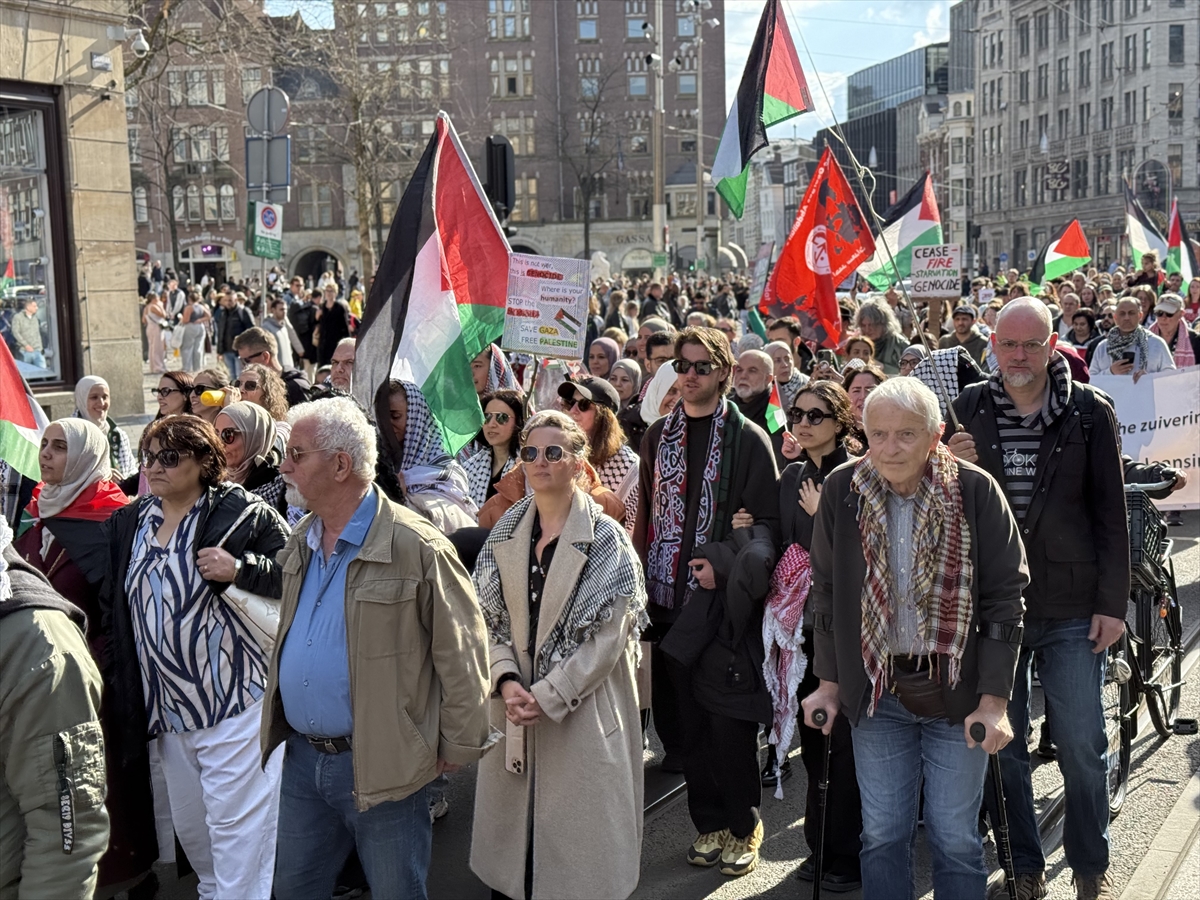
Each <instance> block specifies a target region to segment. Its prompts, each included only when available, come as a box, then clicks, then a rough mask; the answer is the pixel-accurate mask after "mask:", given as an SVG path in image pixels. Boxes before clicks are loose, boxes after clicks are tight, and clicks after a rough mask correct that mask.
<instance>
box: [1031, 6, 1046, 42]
mask: <svg viewBox="0 0 1200 900" xmlns="http://www.w3.org/2000/svg"><path fill="white" fill-rule="evenodd" d="M1033 43H1034V46H1035V47H1037V49H1038V50H1045V49H1046V48H1047V47H1049V46H1050V13H1048V12H1044V11H1043V12H1040V13H1038V14H1037V15H1036V16H1034V17H1033Z"/></svg>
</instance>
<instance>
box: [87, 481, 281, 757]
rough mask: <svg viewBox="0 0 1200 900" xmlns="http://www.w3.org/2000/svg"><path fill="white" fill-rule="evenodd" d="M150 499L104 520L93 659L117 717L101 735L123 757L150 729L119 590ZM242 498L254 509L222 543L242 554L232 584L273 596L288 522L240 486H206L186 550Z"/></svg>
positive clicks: (212, 533)
mask: <svg viewBox="0 0 1200 900" xmlns="http://www.w3.org/2000/svg"><path fill="white" fill-rule="evenodd" d="M149 502H151V498H150V497H149V496H146V497H141V498H139V499H138V500H137V501H136V502H134V503H130V504H129V505H128V506H126V507H125V508H124V509H119V510H117V511H116V512H115V513H113V515H112V518H110V519H109V520H108V521H107V522H106V523H105V524H104V528H105V530H106V536H107V538H108V546H109V552H110V557H109V566H108V572H107V574H106V575H105V578H104V585H103V587H102V588H101V591H100V616H101V628H102V629H103V631H104V634H105V637H106V638H107V648H106V649H107V653H106V657H105V658H104V659H102V660H100V668H101V672H102V673H103V675H104V683H105V685H106V686H108V687H110V688H111V690H110V692H109V694H108V696H107V697H106V698H105V702H106V703H107V704H108V705H109V706H110V707H111V708H112V711H113V721H119V722H122V723H123V727H122V728H121V729H120V731H119V733H114V734H111V735H107V738H108V739H109V740H116V741H119V742H120V743H121V748H120V752H121V758H122V759H123V760H125V761H128V760H130V759H133V758H134V757H136V756H137V755H138V754H141V753H145V752H146V739H147V731H148V729H149V723H148V720H147V717H146V701H145V697H144V695H143V692H142V673H141V670H140V668H139V664H138V655H137V645H136V644H135V642H134V638H133V619H132V617H131V616H130V612H129V598H128V596H127V594H126V592H125V573H126V572H128V571H129V565H130V562H131V559H132V556H133V541H134V537H135V535H136V534H137V523H138V512H139V511H140V510H141V509H142V507H143V506H144V505H145V504H147V503H149ZM248 505H254V506H255V508H256V511H255V513H254V514H253V515H251V516H249V517H247V519H246V520H245V521H244V522H242V524H241V525H239V526H238V529H237V531H235V532H234V533H233V534H231V535H230V536H229V539H228V540H227V541H226V542H225V544H224V549H226V550H227V551H229V553H230V554H231V555H232V556H233V557H234V558H235V559H240V560H242V570H241V572H239V573H238V577H237V586H238V587H240V588H242V589H243V590H247V591H250V592H252V593H255V594H261V595H263V596H264V597H279V596H281V595H282V593H283V572H282V570H281V569H280V568H279V566H278V565H276V563H275V556H276V554H278V553H279V551H280V550H282V549H283V547H284V545H285V544H286V543H287V540H288V535H289V530H288V527H287V523H286V522H285V521H284V519H283V518H282V517H281V516H280V515H279V513H277V512H276V511H275V510H274V509H272V508H271V507H270V506H269V505H268V504H267V503H266V502H265V501H264V500H262V499H261V498H260V497H256V496H255V495H253V494H250V493H247V492H246V490H245V489H244V488H243V487H242V486H241V485H238V484H231V483H229V482H223V483H222V484H220V485H218V486H217V487H215V488H209V490H208V496H207V507H206V509H205V510H204V511H203V512H202V513H201V515H200V522H199V523H198V525H197V528H196V533H197V534H198V535H199V536H200V537H199V539H198V540H197V541H196V546H195V547H194V548H193V550H194V552H195V553H199V551H200V550H201V549H202V548H204V547H212V546H215V545H216V544H217V542H218V541H219V540H220V539H221V538H222V537H223V536H224V534H225V532H226V531H227V530H228V529H229V526H231V525H232V524H233V523H234V521H235V520H236V519H237V517H238V516H240V515H241V513H242V510H244V509H245V508H246V507H247V506H248ZM208 585H209V587H210V588H211V589H212V590H213V592H214V593H216V594H218V595H219V594H222V593H224V591H225V588H227V587H228V586H229V585H228V583H227V582H219V581H210V582H208Z"/></svg>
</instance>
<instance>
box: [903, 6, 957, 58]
mask: <svg viewBox="0 0 1200 900" xmlns="http://www.w3.org/2000/svg"><path fill="white" fill-rule="evenodd" d="M944 12H945V7H944V6H943V5H942V4H940V3H939V4H935V5H933V6H930V7H929V9H927V10H926V11H925V28H924V29H923V30H919V31H917V32H916V34H914V35H913V43H912V48H911V49H913V50H915V49H917V48H918V47H924V46H926V45H928V44H936V43H938V42H939V41H947V40H949V39H950V26H949V24H948V23H947V22H946V21H945V16H944V15H943V14H944Z"/></svg>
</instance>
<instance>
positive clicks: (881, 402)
mask: <svg viewBox="0 0 1200 900" xmlns="http://www.w3.org/2000/svg"><path fill="white" fill-rule="evenodd" d="M863 418H864V421H863V424H864V428H865V430H866V433H867V437H868V440H869V441H870V447H871V452H870V454H869V455H868V456H866V457H864V458H863V459H861V460H859V461H857V462H853V463H847V464H845V465H843V466H841V467H840V468H838V469H836V470H835V471H834V472H833V473H831V474H830V475H829V476H828V478H826V481H825V486H824V491H823V492H822V495H821V500H820V506H819V507H818V509H817V516H816V525H815V532H814V535H813V545H812V565H813V584H812V593H811V602H812V603H813V608H814V614H815V618H814V626H815V628H814V647H813V649H814V654H813V666H814V670H815V672H816V674H817V676H818V677H819V678H820V679H821V685H820V687H819V688H818V689H817V691H816V692H814V693H813V694H811V695H810V696H809V697H807V698H806V699H805V700H804V701H803V707H804V712H805V718H806V721H807V722H808V724H809V725H810V726H811V727H814V728H816V727H818V725H817V721H816V718H819V717H817V716H816V715H815V714H816V713H818V711H821V712H823V713H824V718H825V722H824V725H823V726H821V728H822V730H823V731H825V732H828V731H829V730H831V728H832V725H833V720H834V718H835V717H836V716H837V715H838V714H842V715H845V716H846V717H847V718H848V719H849V721H850V724H851V726H852V728H853V735H854V758H855V764H856V767H857V770H858V783H859V790H860V792H861V794H862V805H863V810H862V812H863V835H862V853H861V857H860V858H861V862H862V880H863V896H865V897H872V898H883V897H887V898H891V897H905V898H911V897H912V896H913V872H912V844H913V837H914V834H915V830H916V823H917V802H918V797H919V794H920V792H921V790H922V788H921V784H922V777H923V778H924V794H925V825H926V833H927V836H928V839H929V842H930V845H931V849H932V856H933V887H934V896H935V898H939V900H942V898H955V900H960V898H980V900H982V898H983V897H984V894H985V892H986V886H987V870H986V868H985V866H984V858H983V845H982V841H981V838H980V835H979V830H978V828H977V827H976V826H977V822H978V815H979V807H980V803H981V802H982V799H983V785H984V773H985V770H986V768H987V754H988V753H994V752H996V751H997V750H999V749H1000V748H1001V747H1002V746H1004V744H1006V743H1007V742H1008V741H1009V740H1011V739H1012V730H1011V729H1010V727H1009V724H1008V718H1007V714H1006V708H1007V704H1008V699H1009V697H1010V695H1011V693H1012V687H1013V676H1014V672H1015V669H1016V664H1017V653H1018V651H1019V649H1020V643H1021V623H1022V618H1023V614H1024V604H1023V601H1022V599H1021V594H1022V591H1024V589H1025V586H1026V585H1027V584H1028V583H1029V571H1028V568H1027V566H1026V563H1025V553H1024V550H1023V549H1022V546H1021V541H1020V539H1019V537H1018V533H1017V526H1016V522H1015V521H1014V519H1013V515H1012V512H1011V511H1010V510H1009V508H1008V505H1007V504H1006V503H1005V501H1004V497H1003V494H1002V493H1001V491H1000V488H999V486H998V485H997V484H996V482H995V480H994V479H993V478H992V477H991V476H990V475H988V474H987V473H985V472H983V471H982V470H980V469H978V468H976V467H975V466H972V465H970V464H969V463H963V462H958V461H956V460H955V459H954V458H953V456H951V455H950V453H949V452H948V451H947V450H946V449H945V448H944V447H943V446H942V445H941V441H940V438H941V434H942V430H943V425H942V422H941V412H940V409H939V407H938V401H937V398H936V396H935V395H934V393H933V392H932V391H931V390H929V388H927V387H926V386H925V385H923V384H921V383H920V382H918V381H917V380H916V379H911V378H897V379H893V380H891V381H887V382H885V383H884V384H882V385H880V386H879V387H878V388H876V389H875V391H874V392H872V394H871V395H870V396H869V397H868V398H867V402H866V406H865V408H864V413H863ZM835 546H836V547H837V548H838V549H839V551H840V552H837V553H836V554H835V552H834V547H835ZM859 547H861V548H862V551H861V552H858V548H859ZM852 551H853V552H852ZM976 724H978V725H982V726H983V728H984V735H983V741H982V742H979V741H978V740H977V739H976V738H975V737H972V735H971V729H972V726H974V725H976ZM976 733H977V734H978V730H977V729H976Z"/></svg>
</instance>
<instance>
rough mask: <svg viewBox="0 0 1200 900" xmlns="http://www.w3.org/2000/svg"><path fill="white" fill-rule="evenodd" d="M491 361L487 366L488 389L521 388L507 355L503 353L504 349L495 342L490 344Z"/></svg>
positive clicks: (513, 389)
mask: <svg viewBox="0 0 1200 900" xmlns="http://www.w3.org/2000/svg"><path fill="white" fill-rule="evenodd" d="M491 349H492V362H491V364H490V365H489V366H488V383H487V389H488V390H489V391H499V390H502V389H504V390H512V391H519V390H521V385H519V384H517V376H516V374H515V373H514V372H513V368H512V366H511V365H509V362H508V357H506V356H505V355H504V351H503V350H501V349H500V348H499V347H497V346H496V345H495V344H492V345H491Z"/></svg>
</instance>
